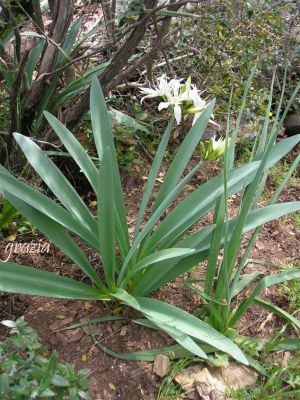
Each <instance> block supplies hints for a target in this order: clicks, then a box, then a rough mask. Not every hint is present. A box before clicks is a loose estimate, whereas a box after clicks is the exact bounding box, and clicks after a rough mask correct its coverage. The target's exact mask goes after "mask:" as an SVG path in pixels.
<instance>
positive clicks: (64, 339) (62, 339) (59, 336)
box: [55, 332, 69, 346]
mask: <svg viewBox="0 0 300 400" xmlns="http://www.w3.org/2000/svg"><path fill="white" fill-rule="evenodd" d="M55 336H56V338H57V340H58V343H59V344H62V345H63V346H65V345H66V344H68V342H69V340H68V338H67V337H66V336H65V335H63V334H62V333H60V332H56V334H55Z"/></svg>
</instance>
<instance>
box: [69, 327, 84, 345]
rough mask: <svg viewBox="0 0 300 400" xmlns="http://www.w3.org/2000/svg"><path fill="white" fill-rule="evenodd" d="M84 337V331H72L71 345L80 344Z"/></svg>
mask: <svg viewBox="0 0 300 400" xmlns="http://www.w3.org/2000/svg"><path fill="white" fill-rule="evenodd" d="M82 336H83V331H82V329H80V328H77V329H75V330H74V331H72V334H71V336H70V337H69V343H75V342H78V340H80V339H81V338H82Z"/></svg>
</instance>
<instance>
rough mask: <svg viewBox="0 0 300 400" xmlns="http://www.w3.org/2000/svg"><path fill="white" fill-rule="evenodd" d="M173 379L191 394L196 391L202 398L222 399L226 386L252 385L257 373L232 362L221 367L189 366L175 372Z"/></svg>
mask: <svg viewBox="0 0 300 400" xmlns="http://www.w3.org/2000/svg"><path fill="white" fill-rule="evenodd" d="M174 379H175V381H176V382H177V383H179V384H180V385H181V387H182V389H183V390H184V391H185V392H187V393H189V394H191V395H193V396H194V395H195V393H198V395H199V396H200V398H201V399H203V400H212V399H214V400H224V399H225V398H226V393H227V390H228V387H231V388H233V389H242V388H244V387H248V386H253V385H254V384H255V382H256V379H257V374H256V373H254V372H252V371H251V370H250V369H248V368H246V367H244V366H242V365H238V364H236V363H233V362H232V363H229V365H228V367H226V368H222V369H221V368H202V367H201V366H191V367H189V368H186V369H184V370H182V371H180V372H179V373H178V374H176V376H175V378H174ZM192 398H194V399H195V398H197V397H192Z"/></svg>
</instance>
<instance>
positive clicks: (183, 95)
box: [140, 75, 213, 124]
mask: <svg viewBox="0 0 300 400" xmlns="http://www.w3.org/2000/svg"><path fill="white" fill-rule="evenodd" d="M182 81H183V79H171V80H170V81H168V78H167V76H166V75H162V76H161V77H159V78H157V82H158V84H157V86H153V87H152V88H146V87H145V88H141V89H140V90H141V92H142V94H144V95H145V96H144V97H143V98H142V100H141V102H143V100H144V99H146V98H155V97H161V98H162V100H163V101H162V102H160V103H159V106H158V110H159V111H161V110H163V109H166V108H168V107H172V108H173V110H174V116H175V119H176V122H177V124H180V122H181V119H182V116H183V115H185V114H193V115H194V120H193V124H194V123H195V122H196V120H197V119H198V118H199V116H200V115H201V113H202V112H203V110H204V109H205V107H206V104H207V103H206V101H205V100H203V99H202V98H201V96H200V92H199V90H198V89H197V87H196V86H195V85H193V84H192V83H191V78H188V79H187V81H186V82H185V83H182ZM210 122H213V121H210Z"/></svg>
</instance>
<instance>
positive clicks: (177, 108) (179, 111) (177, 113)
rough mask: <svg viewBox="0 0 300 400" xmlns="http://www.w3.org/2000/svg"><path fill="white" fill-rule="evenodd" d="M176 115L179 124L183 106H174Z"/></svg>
mask: <svg viewBox="0 0 300 400" xmlns="http://www.w3.org/2000/svg"><path fill="white" fill-rule="evenodd" d="M174 116H175V119H176V122H177V124H178V125H179V124H180V121H181V107H180V106H179V105H175V106H174Z"/></svg>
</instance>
